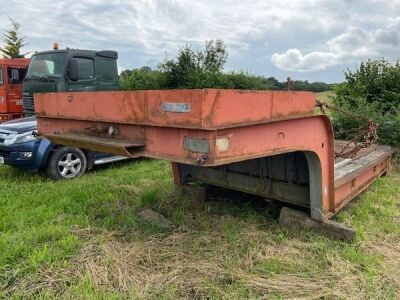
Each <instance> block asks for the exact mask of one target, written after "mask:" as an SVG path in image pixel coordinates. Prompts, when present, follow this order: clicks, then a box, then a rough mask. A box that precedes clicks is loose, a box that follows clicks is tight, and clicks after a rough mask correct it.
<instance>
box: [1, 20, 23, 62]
mask: <svg viewBox="0 0 400 300" xmlns="http://www.w3.org/2000/svg"><path fill="white" fill-rule="evenodd" d="M9 19H10V22H11V28H10V29H8V30H6V31H5V33H4V35H3V42H4V43H5V46H4V47H0V52H1V53H2V54H3V55H4V56H5V57H7V58H18V57H21V56H24V55H23V54H21V48H22V47H24V46H26V44H24V40H25V38H24V37H22V38H21V37H19V36H18V30H19V29H20V27H21V25H20V24H19V23H17V22H15V21H14V20H13V19H11V18H9Z"/></svg>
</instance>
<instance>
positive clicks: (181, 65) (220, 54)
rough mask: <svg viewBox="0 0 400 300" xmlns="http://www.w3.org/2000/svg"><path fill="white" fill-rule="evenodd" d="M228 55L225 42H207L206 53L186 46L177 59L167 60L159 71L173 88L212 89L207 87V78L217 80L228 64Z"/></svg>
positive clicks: (160, 66)
mask: <svg viewBox="0 0 400 300" xmlns="http://www.w3.org/2000/svg"><path fill="white" fill-rule="evenodd" d="M227 57H228V54H227V51H226V46H225V44H224V42H223V41H221V40H216V41H213V40H212V41H206V44H205V50H204V51H194V50H193V49H192V48H191V47H190V46H188V45H186V46H185V47H183V48H181V49H180V50H179V52H178V55H177V57H176V58H173V59H167V58H166V59H165V60H164V61H163V62H162V63H161V64H160V65H159V70H160V71H161V72H163V73H165V74H166V75H167V79H168V85H169V87H171V88H194V87H212V86H207V80H206V78H207V77H213V78H215V76H216V74H220V73H221V72H222V70H223V67H224V65H225V63H226V60H227Z"/></svg>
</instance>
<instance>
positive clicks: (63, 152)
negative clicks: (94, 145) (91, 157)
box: [46, 147, 87, 180]
mask: <svg viewBox="0 0 400 300" xmlns="http://www.w3.org/2000/svg"><path fill="white" fill-rule="evenodd" d="M86 168H87V159H86V156H85V154H84V153H83V152H82V150H80V149H78V148H72V147H59V148H57V149H56V150H55V151H54V152H53V153H52V154H51V155H50V159H49V162H48V163H47V167H46V175H47V176H48V177H50V178H51V179H53V180H60V179H74V178H78V177H80V176H82V175H83V174H84V173H85V171H86Z"/></svg>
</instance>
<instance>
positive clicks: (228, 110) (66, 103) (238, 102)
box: [35, 89, 315, 130]
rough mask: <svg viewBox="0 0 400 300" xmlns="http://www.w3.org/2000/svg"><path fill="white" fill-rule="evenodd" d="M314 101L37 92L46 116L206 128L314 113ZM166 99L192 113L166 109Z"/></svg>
mask: <svg viewBox="0 0 400 300" xmlns="http://www.w3.org/2000/svg"><path fill="white" fill-rule="evenodd" d="M314 102H315V98H314V95H313V93H310V92H282V91H256V92H254V91H247V92H243V91H240V90H217V89H204V90H165V91H164V90H162V91H158V90H157V91H129V92H82V93H48V94H35V110H36V113H37V114H38V115H39V116H42V117H46V116H47V117H61V118H64V119H81V120H90V121H100V122H116V123H127V124H138V125H149V126H167V127H183V128H197V129H206V130H214V129H216V128H226V127H238V126H246V125H249V124H255V123H262V122H271V121H275V120H282V119H290V118H293V117H297V118H298V117H300V116H307V115H312V114H313V112H314ZM164 103H181V104H188V105H189V106H190V112H188V113H176V112H175V113H174V112H166V111H164V110H163V109H162V104H164ZM76 107H79V110H77V109H76Z"/></svg>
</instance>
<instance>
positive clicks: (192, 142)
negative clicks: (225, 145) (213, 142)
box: [183, 137, 210, 153]
mask: <svg viewBox="0 0 400 300" xmlns="http://www.w3.org/2000/svg"><path fill="white" fill-rule="evenodd" d="M183 148H184V149H185V150H187V151H191V152H198V153H210V144H209V143H208V140H206V139H195V138H190V137H185V138H184V139H183Z"/></svg>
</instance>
